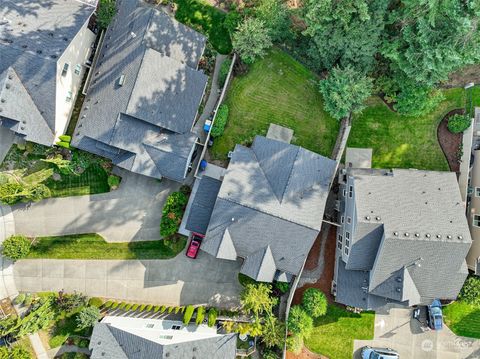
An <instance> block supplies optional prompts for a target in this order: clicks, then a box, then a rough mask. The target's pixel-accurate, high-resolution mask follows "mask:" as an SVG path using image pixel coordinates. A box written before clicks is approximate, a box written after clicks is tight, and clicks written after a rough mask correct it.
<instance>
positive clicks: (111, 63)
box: [72, 0, 207, 182]
mask: <svg viewBox="0 0 480 359" xmlns="http://www.w3.org/2000/svg"><path fill="white" fill-rule="evenodd" d="M117 8H118V13H117V15H116V17H115V18H114V20H113V21H112V23H111V24H110V25H109V27H108V29H107V31H106V34H105V40H104V42H103V44H102V46H101V50H100V53H99V56H98V60H97V62H96V65H95V69H94V71H93V77H92V79H91V80H92V81H91V84H90V87H89V89H88V94H87V97H86V98H85V101H84V105H83V108H82V110H81V113H80V119H79V121H78V124H77V127H76V129H75V132H74V137H73V140H72V145H73V146H75V147H78V148H80V149H83V150H86V151H89V152H92V153H95V154H97V155H100V156H103V157H107V158H110V159H111V160H112V162H113V164H115V165H117V166H119V167H122V168H124V169H127V170H129V171H132V172H135V173H138V174H142V175H145V176H149V177H154V178H159V179H160V178H162V177H167V178H169V179H172V180H175V181H180V182H181V181H183V180H184V179H185V177H186V175H187V171H188V168H189V165H190V163H191V161H192V157H194V153H195V145H196V141H197V139H198V137H197V135H196V134H195V133H193V132H192V128H193V124H194V121H195V118H196V115H197V111H198V107H199V104H200V102H201V100H202V97H203V94H204V91H205V87H206V84H207V76H206V75H205V74H204V73H203V72H202V71H198V70H197V67H198V63H199V61H200V58H201V56H202V54H203V50H204V48H205V42H206V39H205V37H204V36H203V35H201V34H199V33H197V32H196V31H194V30H192V29H190V28H188V27H186V26H184V25H182V24H180V23H178V22H177V21H175V20H174V19H172V18H171V17H170V16H168V15H167V14H165V13H164V12H162V11H158V10H156V9H153V8H151V7H147V6H146V5H144V4H143V3H142V2H141V1H138V0H122V1H117Z"/></svg>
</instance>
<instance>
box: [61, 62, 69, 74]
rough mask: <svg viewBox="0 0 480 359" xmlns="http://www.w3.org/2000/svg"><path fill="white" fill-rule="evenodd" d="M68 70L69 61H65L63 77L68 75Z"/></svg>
mask: <svg viewBox="0 0 480 359" xmlns="http://www.w3.org/2000/svg"><path fill="white" fill-rule="evenodd" d="M67 71H68V63H65V64H64V65H63V69H62V77H65V76H67Z"/></svg>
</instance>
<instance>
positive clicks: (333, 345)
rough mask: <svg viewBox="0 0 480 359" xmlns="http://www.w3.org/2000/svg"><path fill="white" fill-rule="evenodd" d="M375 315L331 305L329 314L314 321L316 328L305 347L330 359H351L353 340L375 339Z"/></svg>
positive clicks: (306, 341)
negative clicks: (357, 312)
mask: <svg viewBox="0 0 480 359" xmlns="http://www.w3.org/2000/svg"><path fill="white" fill-rule="evenodd" d="M374 322H375V313H373V312H363V313H361V314H355V313H352V312H348V311H346V310H344V309H342V308H340V307H338V306H336V305H329V306H328V310H327V314H326V315H325V316H323V317H320V318H319V319H316V320H315V321H314V328H313V331H312V334H311V335H310V337H309V338H307V339H306V340H305V346H306V347H307V348H308V349H309V350H311V351H312V352H315V353H319V354H323V355H325V356H327V357H329V358H335V359H351V358H352V353H353V340H354V339H360V340H369V339H373V329H374Z"/></svg>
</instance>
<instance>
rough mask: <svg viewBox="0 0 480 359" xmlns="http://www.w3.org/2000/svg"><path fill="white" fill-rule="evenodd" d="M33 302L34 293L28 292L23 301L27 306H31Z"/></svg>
mask: <svg viewBox="0 0 480 359" xmlns="http://www.w3.org/2000/svg"><path fill="white" fill-rule="evenodd" d="M32 302H33V295H32V293H27V294H26V295H25V300H24V302H23V305H25V306H26V307H29V306H30V305H31V304H32Z"/></svg>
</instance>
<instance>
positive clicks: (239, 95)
mask: <svg viewBox="0 0 480 359" xmlns="http://www.w3.org/2000/svg"><path fill="white" fill-rule="evenodd" d="M317 82H318V78H317V77H316V75H314V74H313V73H312V72H311V71H310V70H308V69H307V68H305V67H304V66H303V65H302V64H300V63H299V62H297V61H296V60H294V59H293V58H292V57H291V56H289V55H288V54H287V53H285V52H283V51H281V50H279V49H276V48H274V49H272V50H271V51H270V52H269V54H268V55H267V56H265V58H263V59H259V60H258V61H256V62H255V63H254V64H253V65H252V66H251V67H250V69H249V71H248V73H247V74H246V75H242V76H238V77H235V78H234V79H233V81H232V83H231V86H230V88H229V91H228V95H227V98H226V100H225V103H226V104H227V106H228V108H229V115H228V121H227V125H226V127H225V132H224V134H223V135H222V136H221V137H218V138H215V142H214V145H213V147H212V148H211V151H210V154H211V156H212V157H213V159H214V160H225V159H227V154H228V152H229V151H232V150H233V149H234V147H235V145H236V144H243V145H249V144H250V143H251V142H252V141H253V138H254V137H255V135H266V134H267V131H268V127H269V125H270V123H275V124H278V125H281V126H285V127H288V128H291V129H293V130H294V137H293V140H292V143H293V144H296V145H299V146H303V147H305V148H306V149H308V150H311V151H314V152H316V153H319V154H322V155H324V156H330V155H331V152H332V149H333V146H334V145H335V140H336V138H337V134H338V130H339V123H338V121H337V120H335V119H334V118H332V117H331V116H330V115H328V114H327V113H326V112H325V110H324V109H323V99H322V96H321V95H320V93H319V91H318V88H317Z"/></svg>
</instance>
